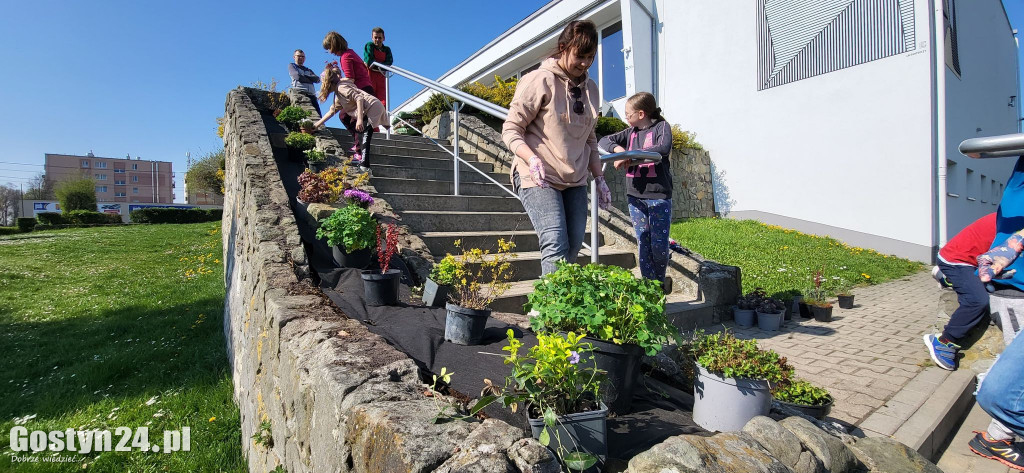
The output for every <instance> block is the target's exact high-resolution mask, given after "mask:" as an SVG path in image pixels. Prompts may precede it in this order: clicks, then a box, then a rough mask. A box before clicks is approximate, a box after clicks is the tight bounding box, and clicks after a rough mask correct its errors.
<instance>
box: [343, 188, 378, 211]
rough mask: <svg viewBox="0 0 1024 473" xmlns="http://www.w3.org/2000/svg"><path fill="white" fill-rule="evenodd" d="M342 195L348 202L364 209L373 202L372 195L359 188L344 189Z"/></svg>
mask: <svg viewBox="0 0 1024 473" xmlns="http://www.w3.org/2000/svg"><path fill="white" fill-rule="evenodd" d="M343 195H344V196H345V198H346V199H348V201H349V203H352V204H356V205H358V206H360V207H362V208H364V209H365V208H367V207H369V206H370V205H371V204H373V197H370V194H368V193H366V192H364V191H361V190H359V189H346V190H345V193H344V194H343Z"/></svg>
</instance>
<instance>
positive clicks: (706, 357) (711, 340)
mask: <svg viewBox="0 0 1024 473" xmlns="http://www.w3.org/2000/svg"><path fill="white" fill-rule="evenodd" d="M692 351H693V355H694V357H695V358H696V359H697V364H699V365H700V366H703V367H704V369H706V370H708V371H709V372H711V373H715V374H718V375H720V376H722V377H723V378H751V379H763V380H766V381H768V382H769V383H771V384H772V385H775V384H782V383H785V382H787V381H788V380H789V379H791V378H792V377H793V367H792V366H790V365H789V363H787V361H786V357H784V356H780V355H779V354H778V353H776V352H775V351H773V350H762V349H761V348H759V347H758V346H757V341H756V340H740V339H738V338H736V336H735V335H733V334H732V333H730V332H728V331H723V332H719V333H714V334H711V335H705V334H704V333H703V331H699V330H698V331H697V332H696V333H695V334H694V341H693V346H692Z"/></svg>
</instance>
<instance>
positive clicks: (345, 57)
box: [323, 31, 374, 158]
mask: <svg viewBox="0 0 1024 473" xmlns="http://www.w3.org/2000/svg"><path fill="white" fill-rule="evenodd" d="M323 47H324V49H325V50H327V52H329V53H331V54H334V55H336V56H338V58H339V59H338V63H339V65H340V66H341V72H343V73H345V78H347V79H351V80H352V82H354V83H355V86H356V88H357V89H360V90H362V91H364V92H367V93H369V94H370V95H374V90H373V83H372V82H371V81H370V70H369V69H367V68H366V64H365V63H363V58H361V57H359V54H358V53H356V52H355V51H353V50H352V49H350V48H349V47H348V41H347V40H345V37H344V36H342V35H340V34H338V32H337V31H331V32H330V33H327V36H324V43H323ZM339 118H340V119H341V123H342V124H343V125H345V128H346V129H347V130H348V132H349V133H351V134H352V150H351V151H352V152H353V153H354V154H353V158H356V155H358V154H360V143H361V140H360V138H361V135H362V130H356V126H355V125H356V119H355V118H354V117H351V116H349V115H347V114H344V113H343V114H342V115H341V116H340V117H339Z"/></svg>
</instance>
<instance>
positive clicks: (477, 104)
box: [376, 64, 508, 120]
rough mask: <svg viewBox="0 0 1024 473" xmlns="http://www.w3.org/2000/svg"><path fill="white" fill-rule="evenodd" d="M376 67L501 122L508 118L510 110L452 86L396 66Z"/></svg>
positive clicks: (380, 65) (378, 65)
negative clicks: (454, 99)
mask: <svg viewBox="0 0 1024 473" xmlns="http://www.w3.org/2000/svg"><path fill="white" fill-rule="evenodd" d="M376 66H377V67H380V68H381V69H384V70H386V71H389V72H393V73H395V74H398V75H400V76H402V77H405V78H406V79H409V80H411V81H413V82H416V83H418V84H420V85H422V86H424V87H426V88H428V89H432V90H436V91H438V92H441V93H443V94H445V95H448V96H450V97H454V98H456V99H458V101H460V102H462V103H464V104H467V105H470V106H472V107H474V108H476V109H478V110H480V111H481V112H484V113H486V114H488V115H491V116H493V117H495V118H499V119H501V120H505V119H507V118H508V109H507V108H502V107H499V106H497V105H495V104H493V103H491V102H488V101H486V100H484V99H481V98H480V97H477V96H475V95H471V94H467V93H466V92H463V91H461V90H459V89H456V88H454V87H450V86H447V85H444V84H442V83H440V82H437V81H434V80H430V79H427V78H426V77H423V76H421V75H419V74H417V73H415V72H411V71H407V70H405V69H402V68H401V67H398V66H395V65H391V66H386V65H384V64H376Z"/></svg>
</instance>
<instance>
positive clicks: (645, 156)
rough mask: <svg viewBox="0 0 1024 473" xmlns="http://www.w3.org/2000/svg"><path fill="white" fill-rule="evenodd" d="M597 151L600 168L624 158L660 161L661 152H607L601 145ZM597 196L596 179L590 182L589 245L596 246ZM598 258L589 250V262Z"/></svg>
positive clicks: (597, 236) (597, 224)
mask: <svg viewBox="0 0 1024 473" xmlns="http://www.w3.org/2000/svg"><path fill="white" fill-rule="evenodd" d="M597 152H598V153H599V154H601V163H602V164H601V169H602V170H604V166H605V165H606V164H608V163H614V162H616V161H622V160H625V159H629V160H634V161H643V162H646V163H660V162H661V153H655V152H654V151H643V150H638V149H634V150H629V151H623V152H621V153H608V152H606V151H605V150H604V149H601V147H598V148H597ZM598 207H599V206H598V196H597V180H596V179H595V180H593V181H591V182H590V247H591V248H597V247H598V245H599V241H600V236H599V235H598V229H599V228H600V221H599V220H598V218H599V214H598V212H597V209H598ZM599 259H600V255H598V254H597V250H591V251H590V262H591V263H597V262H598V260H599Z"/></svg>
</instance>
